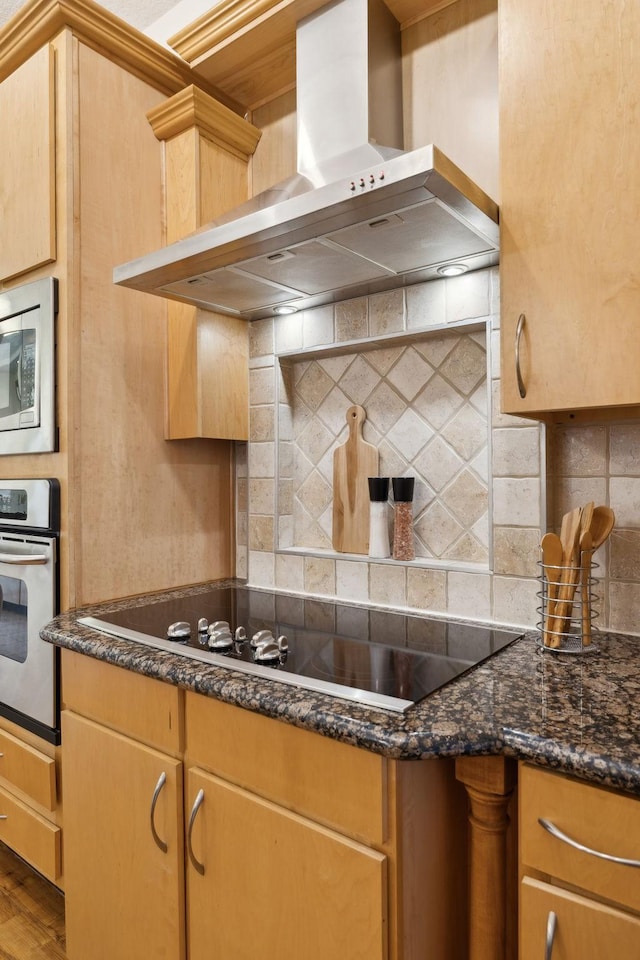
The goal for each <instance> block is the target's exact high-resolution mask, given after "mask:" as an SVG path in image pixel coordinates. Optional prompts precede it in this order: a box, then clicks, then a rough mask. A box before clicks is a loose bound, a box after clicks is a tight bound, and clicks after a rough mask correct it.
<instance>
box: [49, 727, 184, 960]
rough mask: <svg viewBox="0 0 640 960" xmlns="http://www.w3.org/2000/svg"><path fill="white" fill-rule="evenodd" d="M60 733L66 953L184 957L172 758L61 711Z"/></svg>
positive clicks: (178, 772)
mask: <svg viewBox="0 0 640 960" xmlns="http://www.w3.org/2000/svg"><path fill="white" fill-rule="evenodd" d="M62 738H63V743H64V751H63V776H64V785H65V829H64V856H65V868H66V877H65V879H66V905H65V913H66V936H67V954H68V956H69V958H70V960H88V958H89V957H90V958H91V960H140V958H141V957H153V958H154V960H162V958H166V960H183V958H184V956H185V949H184V922H183V920H184V845H183V829H182V764H181V762H180V761H179V760H175V759H174V758H173V757H170V756H168V755H166V754H163V753H162V752H160V751H159V750H154V749H152V748H151V747H148V746H146V745H144V744H141V743H138V742H137V741H135V740H132V739H130V738H129V737H125V736H122V735H121V734H119V733H116V732H114V731H113V730H109V729H107V728H106V727H103V726H101V725H100V724H97V723H94V722H93V721H91V720H87V719H85V718H84V717H80V716H77V715H76V714H74V713H70V712H69V711H65V712H64V713H63V717H62ZM163 775H164V778H165V780H164V783H163V785H162V786H161V788H160V790H159V792H158V795H157V799H156V803H155V805H154V806H153V809H152V804H153V798H154V793H155V791H156V788H157V787H158V784H159V783H161V782H162V781H161V778H162V777H163ZM154 830H155V832H156V836H155V837H154ZM163 845H165V846H166V849H162V846H163Z"/></svg>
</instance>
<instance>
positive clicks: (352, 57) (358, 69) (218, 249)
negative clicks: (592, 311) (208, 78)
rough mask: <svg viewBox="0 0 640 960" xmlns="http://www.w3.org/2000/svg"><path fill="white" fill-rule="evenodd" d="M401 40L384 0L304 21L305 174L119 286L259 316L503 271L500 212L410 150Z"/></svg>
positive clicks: (133, 269) (121, 278)
mask: <svg viewBox="0 0 640 960" xmlns="http://www.w3.org/2000/svg"><path fill="white" fill-rule="evenodd" d="M399 44H400V37H399V27H398V24H397V21H396V20H395V19H394V18H393V17H392V15H391V14H390V12H389V10H388V8H387V7H386V6H385V5H384V3H382V0H338V2H337V3H334V4H331V5H330V6H328V7H325V8H322V9H321V10H320V11H318V12H317V13H316V14H313V15H312V16H310V17H307V18H306V20H303V21H301V22H300V23H299V24H298V28H297V32H296V51H297V73H298V76H297V118H298V121H297V122H298V170H299V173H298V175H297V176H295V177H293V178H291V180H289V181H286V182H285V183H283V184H278V185H276V186H275V187H274V188H272V189H271V190H269V191H266V192H265V194H261V195H259V196H258V197H255V198H254V199H253V200H251V201H249V202H248V203H247V204H243V205H242V207H240V208H238V209H236V210H235V211H232V213H231V214H229V215H227V216H225V217H224V218H221V219H220V220H218V221H215V222H214V223H212V224H210V225H208V226H207V227H205V228H203V229H201V230H199V231H197V232H196V233H193V234H190V235H189V236H187V237H185V238H184V239H182V240H179V241H177V242H176V243H172V244H171V245H169V246H167V247H164V248H163V249H162V250H158V251H156V252H154V253H151V254H148V255H146V256H144V257H141V258H140V259H138V260H133V261H131V262H129V263H126V264H123V265H122V266H119V267H116V268H115V270H114V282H116V283H118V284H122V285H124V286H128V287H132V288H134V289H136V290H144V291H147V292H149V293H155V294H158V295H160V296H164V297H168V298H170V299H175V300H181V301H185V302H187V303H192V304H195V305H196V306H200V307H204V308H207V309H211V310H215V311H218V312H221V313H228V314H231V315H234V316H241V317H244V318H246V319H247V320H257V319H261V318H264V317H268V316H273V314H274V312H275V308H277V307H279V306H280V307H281V306H285V305H286V306H291V307H294V308H296V309H298V310H300V309H304V308H306V307H311V306H317V305H320V304H323V303H328V302H334V301H338V300H345V299H350V298H352V297H358V296H364V295H367V294H371V293H376V292H380V291H383V290H389V289H393V288H394V287H399V286H405V285H409V284H413V283H419V282H422V281H425V280H431V279H438V278H440V277H441V275H442V274H441V273H439V272H438V270H439V268H440V269H441V268H442V267H443V266H444V265H445V264H449V263H452V262H455V263H457V264H460V265H463V266H464V268H465V269H466V270H476V269H479V268H481V267H486V266H491V265H493V264H496V263H497V262H498V249H499V246H498V239H499V237H498V208H497V206H496V204H495V203H494V202H493V201H492V200H491V199H490V198H489V197H488V196H487V195H486V194H485V193H484V192H483V191H482V190H481V189H480V188H479V187H478V186H476V184H474V183H473V182H472V181H471V180H470V179H469V178H468V177H467V176H465V174H464V173H462V171H461V170H460V169H459V168H458V167H456V166H455V164H453V163H452V162H451V161H450V160H448V159H447V157H445V156H444V155H443V154H442V153H441V152H440V151H439V150H438V149H437V148H436V147H434V146H433V145H431V146H425V147H421V148H418V149H417V150H412V151H409V152H407V153H402V152H401V151H400V150H399V149H398V147H397V145H398V143H399V142H401V132H399V130H398V126H399V124H400V123H401V118H402V107H401V77H400V46H399ZM341 47H342V49H341ZM374 108H375V109H374ZM372 134H376V138H375V140H380V139H381V138H382V137H384V142H386V143H387V144H390V146H389V147H380V146H379V145H378V143H377V142H375V140H374V139H373V137H372Z"/></svg>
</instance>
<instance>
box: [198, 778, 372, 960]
mask: <svg viewBox="0 0 640 960" xmlns="http://www.w3.org/2000/svg"><path fill="white" fill-rule="evenodd" d="M188 781H189V787H188V793H189V797H190V799H193V801H194V802H195V800H196V799H197V798H198V797H200V798H201V804H200V807H199V809H198V811H197V813H196V815H195V818H194V827H193V831H192V832H191V836H190V862H189V868H188V888H187V889H188V897H187V901H188V910H189V932H190V937H189V957H190V960H209V958H210V957H212V956H214V957H230V958H231V957H233V958H234V960H254V958H255V957H265V958H266V957H278V958H280V960H299V958H300V957H304V958H305V960H329V958H333V957H340V960H383V958H385V957H386V956H387V916H386V914H387V910H386V905H387V884H386V868H387V862H386V861H387V858H386V857H385V856H384V855H383V854H382V853H379V852H378V851H376V850H371V849H369V848H368V847H366V846H364V845H363V844H360V843H356V842H354V841H352V840H350V839H348V838H347V837H343V836H341V835H340V834H338V833H336V832H335V831H332V830H328V829H326V828H325V827H322V826H320V825H319V824H316V823H314V822H313V821H311V820H308V819H306V818H305V817H301V816H299V815H298V814H295V813H292V812H290V811H289V810H286V809H284V808H283V807H279V806H278V805H276V804H274V803H271V802H270V801H268V800H263V799H262V798H261V797H257V796H255V795H254V794H252V793H250V792H249V791H247V790H243V789H242V788H240V787H237V786H235V785H234V784H230V783H226V782H225V781H223V780H220V779H219V778H218V777H214V776H212V775H211V774H208V773H206V772H205V771H203V770H198V769H192V770H190V771H189V777H188ZM200 791H202V793H201V794H200Z"/></svg>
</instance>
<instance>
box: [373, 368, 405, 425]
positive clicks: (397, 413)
mask: <svg viewBox="0 0 640 960" xmlns="http://www.w3.org/2000/svg"><path fill="white" fill-rule="evenodd" d="M406 409H407V407H406V404H405V403H403V401H402V399H401V397H399V396H398V394H397V393H396V391H395V390H393V389H392V388H391V387H390V386H389V384H388V383H386V382H385V381H384V380H381V381H380V383H379V384H378V385H377V387H375V389H374V390H373V392H372V393H371V395H370V397H369V399H368V401H367V421H368V422H369V423H371V424H373V426H375V427H376V429H377V430H378V431H379V432H380V433H381V434H382V435H383V436H384V435H385V434H387V433H388V432H389V430H391V428H392V427H393V425H394V423H396V421H397V420H399V418H400V417H401V416H402V414H403V413H404V412H405V410H406Z"/></svg>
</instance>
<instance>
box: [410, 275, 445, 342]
mask: <svg viewBox="0 0 640 960" xmlns="http://www.w3.org/2000/svg"><path fill="white" fill-rule="evenodd" d="M445 290H446V286H445V281H444V280H430V281H429V282H428V283H416V284H414V285H413V286H411V287H407V289H406V290H405V300H406V305H407V329H408V330H421V329H424V328H427V327H430V326H433V325H434V324H438V323H442V322H443V319H444V315H445Z"/></svg>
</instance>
